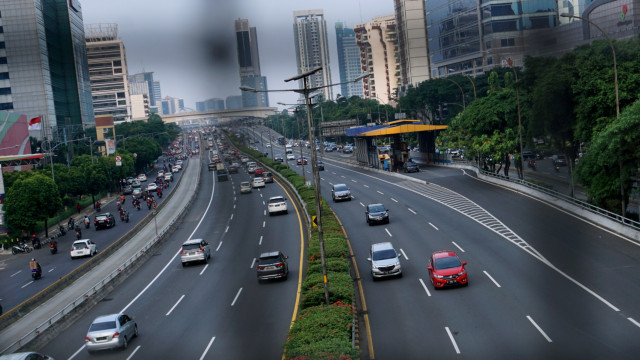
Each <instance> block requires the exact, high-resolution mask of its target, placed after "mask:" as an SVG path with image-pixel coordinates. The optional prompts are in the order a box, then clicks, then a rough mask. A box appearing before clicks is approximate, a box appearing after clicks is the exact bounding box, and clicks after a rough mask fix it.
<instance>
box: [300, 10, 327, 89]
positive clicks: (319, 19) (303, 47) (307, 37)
mask: <svg viewBox="0 0 640 360" xmlns="http://www.w3.org/2000/svg"><path fill="white" fill-rule="evenodd" d="M293 21H294V24H293V35H294V41H295V47H296V63H297V66H298V74H302V73H304V72H307V71H310V70H313V69H315V68H317V67H322V70H321V71H318V72H317V73H315V74H313V75H311V76H310V77H309V87H320V86H325V85H328V84H330V83H331V67H330V66H329V41H328V39H327V23H326V21H325V19H324V12H323V11H322V10H302V11H294V12H293ZM302 86H303V83H302V79H301V80H300V87H301V88H302ZM322 92H323V96H324V99H325V100H332V99H333V90H332V89H331V87H325V88H323V89H322Z"/></svg>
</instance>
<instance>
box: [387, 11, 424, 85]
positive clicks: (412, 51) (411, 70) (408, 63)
mask: <svg viewBox="0 0 640 360" xmlns="http://www.w3.org/2000/svg"><path fill="white" fill-rule="evenodd" d="M394 3H395V13H396V25H397V33H398V55H399V57H400V59H399V60H400V80H401V83H400V84H399V85H400V87H401V89H402V90H401V92H402V91H406V89H407V88H408V86H409V85H413V86H416V85H418V84H419V83H421V82H423V81H426V80H429V78H430V76H429V75H430V70H429V51H428V48H427V30H426V20H425V16H426V15H425V11H424V4H425V1H424V0H394Z"/></svg>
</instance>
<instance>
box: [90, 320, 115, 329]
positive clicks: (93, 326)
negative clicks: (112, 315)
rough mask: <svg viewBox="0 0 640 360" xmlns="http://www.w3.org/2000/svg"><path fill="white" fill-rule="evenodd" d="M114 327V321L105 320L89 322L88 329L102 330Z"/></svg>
mask: <svg viewBox="0 0 640 360" xmlns="http://www.w3.org/2000/svg"><path fill="white" fill-rule="evenodd" d="M115 328H116V322H115V321H105V322H99V323H93V324H91V327H90V328H89V331H102V330H109V329H115Z"/></svg>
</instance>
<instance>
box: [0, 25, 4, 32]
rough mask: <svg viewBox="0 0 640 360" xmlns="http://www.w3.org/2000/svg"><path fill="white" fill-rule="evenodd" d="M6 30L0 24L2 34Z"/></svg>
mask: <svg viewBox="0 0 640 360" xmlns="http://www.w3.org/2000/svg"><path fill="white" fill-rule="evenodd" d="M3 32H4V27H2V26H0V34H1V33H3Z"/></svg>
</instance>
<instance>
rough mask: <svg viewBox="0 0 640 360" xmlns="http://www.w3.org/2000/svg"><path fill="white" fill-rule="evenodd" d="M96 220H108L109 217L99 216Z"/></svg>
mask: <svg viewBox="0 0 640 360" xmlns="http://www.w3.org/2000/svg"><path fill="white" fill-rule="evenodd" d="M96 220H107V217H106V216H105V215H98V216H96Z"/></svg>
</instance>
